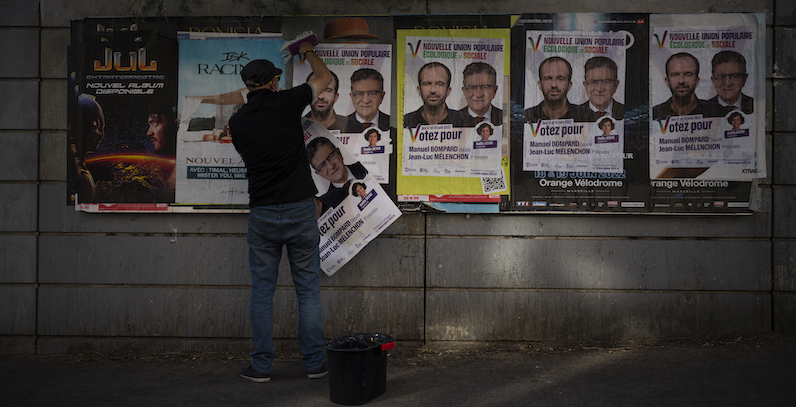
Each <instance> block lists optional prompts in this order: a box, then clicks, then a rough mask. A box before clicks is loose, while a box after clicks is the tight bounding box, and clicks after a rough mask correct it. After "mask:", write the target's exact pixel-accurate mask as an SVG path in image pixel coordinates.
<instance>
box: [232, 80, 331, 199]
mask: <svg viewBox="0 0 796 407" xmlns="http://www.w3.org/2000/svg"><path fill="white" fill-rule="evenodd" d="M312 95H313V92H312V86H310V85H309V84H303V85H300V86H297V87H295V88H292V89H288V90H283V91H280V92H274V91H272V90H270V89H258V90H255V91H252V92H250V93H249V101H248V102H247V103H246V104H245V105H243V106H242V107H241V108H240V110H238V112H237V113H235V115H233V116H232V118H230V119H229V128H230V131H231V132H232V144H234V145H235V149H236V150H238V153H239V154H240V156H241V157H242V158H243V161H244V162H245V163H246V170H247V173H248V177H249V207H252V208H253V207H255V206H263V205H275V204H282V203H290V202H298V201H301V200H304V199H307V198H311V197H312V196H314V195H315V191H316V190H315V183H314V182H313V181H312V175H311V174H310V163H309V159H308V158H307V151H306V149H305V148H304V132H303V130H302V128H301V112H302V111H303V110H304V108H305V107H306V106H307V105H308V104H310V102H312Z"/></svg>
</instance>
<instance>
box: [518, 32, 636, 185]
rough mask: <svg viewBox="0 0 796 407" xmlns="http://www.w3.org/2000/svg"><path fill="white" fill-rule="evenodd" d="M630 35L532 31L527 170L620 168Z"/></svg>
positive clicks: (525, 150)
mask: <svg viewBox="0 0 796 407" xmlns="http://www.w3.org/2000/svg"><path fill="white" fill-rule="evenodd" d="M626 40H627V37H626V35H625V34H624V33H620V32H579V31H527V32H526V63H525V66H526V81H525V106H526V109H525V113H524V122H525V126H524V142H523V170H524V171H568V172H576V171H581V172H582V171H594V172H614V173H618V172H621V171H622V170H623V151H624V121H623V119H624V94H625V92H624V84H625V61H626V57H625V50H626V45H627V44H626Z"/></svg>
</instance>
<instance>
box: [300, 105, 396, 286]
mask: <svg viewBox="0 0 796 407" xmlns="http://www.w3.org/2000/svg"><path fill="white" fill-rule="evenodd" d="M302 127H303V129H304V142H305V143H306V146H307V156H308V157H309V159H310V169H309V170H310V171H311V172H312V176H313V180H314V181H315V187H316V189H317V190H318V193H317V194H316V205H319V206H320V208H321V210H320V216H319V217H318V230H319V231H320V234H321V241H320V256H321V269H322V270H323V271H324V272H325V273H326V274H327V275H330V276H331V275H332V274H334V273H335V272H337V270H339V269H340V268H341V267H342V266H344V265H345V264H346V263H347V262H348V261H349V260H350V259H351V258H353V257H354V256H355V255H356V254H357V253H359V251H360V250H362V248H363V247H365V245H367V244H368V243H369V242H370V241H371V240H373V239H375V238H376V236H378V235H379V233H381V232H382V231H384V229H386V228H387V227H388V226H390V225H391V224H392V223H393V222H394V221H395V220H396V219H398V217H400V216H401V211H400V210H399V209H398V208H397V207H396V206H395V203H393V201H392V200H391V199H390V197H389V196H388V195H387V193H386V192H385V191H384V189H382V187H381V185H380V184H379V182H378V181H376V179H375V178H374V177H373V176H371V175H370V174H369V171H368V170H367V169H366V168H365V167H364V166H363V165H362V163H360V162H359V161H357V160H356V159H355V158H354V157H353V155H352V154H351V153H350V152H349V151H348V150H347V149H346V148H345V146H343V144H342V142H340V140H339V139H338V138H337V137H336V136H335V135H333V134H332V133H331V132H330V131H329V130H328V129H327V128H325V127H324V126H323V125H321V124H320V123H318V122H315V121H312V120H310V119H308V118H303V119H302Z"/></svg>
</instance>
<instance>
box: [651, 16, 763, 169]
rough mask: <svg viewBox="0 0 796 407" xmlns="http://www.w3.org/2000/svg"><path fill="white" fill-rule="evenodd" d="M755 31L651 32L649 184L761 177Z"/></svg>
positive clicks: (660, 28) (654, 29)
mask: <svg viewBox="0 0 796 407" xmlns="http://www.w3.org/2000/svg"><path fill="white" fill-rule="evenodd" d="M758 28H759V27H757V26H755V25H734V26H727V25H723V26H705V25H699V26H688V27H683V26H655V27H652V37H653V38H652V41H653V43H652V44H651V47H650V78H651V84H652V121H653V124H652V126H651V130H650V134H651V140H650V154H651V159H650V174H651V176H652V178H656V179H658V178H697V179H713V180H751V179H753V178H757V177H760V176H761V174H763V176H764V174H765V162H764V160H763V159H762V158H763V157H762V156H763V152H764V150H761V151H758V149H757V146H758V139H760V138H762V136H763V134H762V132H760V133H758V128H759V127H760V126H757V123H758V121H762V120H759V119H758V118H757V117H756V116H757V115H755V100H756V96H757V94H758V92H757V86H756V85H757V84H756V82H757V81H756V79H757V77H758V75H757V64H756V63H755V62H756V59H757V58H758V54H757V53H756V50H757V48H756V42H757V36H758ZM761 119H762V118H761Z"/></svg>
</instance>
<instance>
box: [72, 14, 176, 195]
mask: <svg viewBox="0 0 796 407" xmlns="http://www.w3.org/2000/svg"><path fill="white" fill-rule="evenodd" d="M75 28H76V31H77V32H76V33H75V34H76V35H73V39H74V41H73V46H72V47H71V50H72V51H73V52H75V53H76V54H77V57H73V58H71V60H72V64H71V65H72V66H71V67H72V69H73V71H72V73H71V75H70V86H71V90H70V93H69V101H68V103H67V104H68V106H69V108H70V119H69V131H68V133H69V136H70V141H69V143H68V151H67V158H68V159H67V168H68V170H67V173H68V175H67V178H68V180H69V191H70V193H69V195H70V199H69V201H70V202H72V203H75V204H76V207H75V209H76V210H92V208H96V207H97V204H99V203H105V204H124V205H133V207H134V208H137V209H140V210H161V209H163V208H167V207H168V205H166V204H167V203H171V202H174V165H175V135H176V126H175V125H174V120H175V114H174V108H175V102H176V90H177V87H176V86H177V63H176V60H175V58H174V55H175V54H176V50H177V40H176V37H175V31H174V30H173V27H172V26H171V25H170V24H167V23H163V22H160V23H158V22H152V21H150V22H146V21H138V20H135V19H87V20H84V21H83V22H82V23H80V24H76V26H75Z"/></svg>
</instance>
